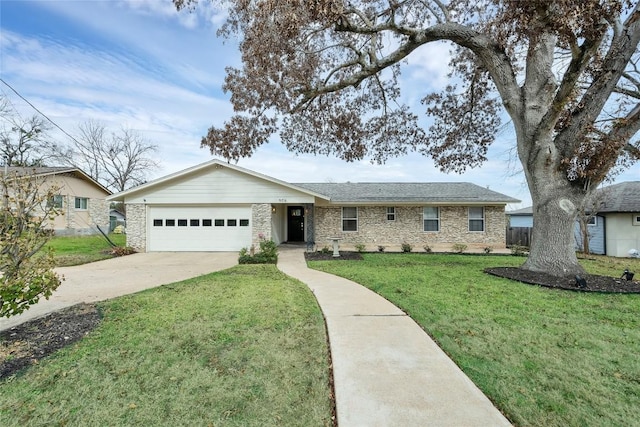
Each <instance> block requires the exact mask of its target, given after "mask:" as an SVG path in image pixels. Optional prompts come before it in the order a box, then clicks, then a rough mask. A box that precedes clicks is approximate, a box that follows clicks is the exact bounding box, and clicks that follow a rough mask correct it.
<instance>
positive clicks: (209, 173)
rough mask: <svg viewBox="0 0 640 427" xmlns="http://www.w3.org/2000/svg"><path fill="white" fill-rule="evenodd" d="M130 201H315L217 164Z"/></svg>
mask: <svg viewBox="0 0 640 427" xmlns="http://www.w3.org/2000/svg"><path fill="white" fill-rule="evenodd" d="M125 202H126V203H146V204H218V203H227V204H247V203H313V202H314V197H313V196H312V195H310V194H307V193H303V192H300V191H297V190H295V189H292V188H289V187H287V186H284V185H280V184H277V183H274V182H271V181H268V180H265V179H261V178H259V177H255V176H252V175H249V174H246V173H243V172H240V171H236V170H233V169H231V168H227V167H225V166H222V165H215V166H214V167H211V168H206V169H204V170H200V171H196V172H194V173H192V174H189V175H186V176H183V177H179V178H176V179H172V180H169V181H167V182H166V183H163V184H161V185H157V186H153V187H151V188H148V189H146V190H142V191H139V192H136V193H134V194H131V195H129V196H128V197H126V198H125Z"/></svg>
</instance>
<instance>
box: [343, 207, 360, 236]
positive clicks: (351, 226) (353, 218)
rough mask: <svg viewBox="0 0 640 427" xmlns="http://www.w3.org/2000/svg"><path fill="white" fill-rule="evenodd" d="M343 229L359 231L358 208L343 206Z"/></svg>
mask: <svg viewBox="0 0 640 427" xmlns="http://www.w3.org/2000/svg"><path fill="white" fill-rule="evenodd" d="M342 231H358V208H352V207H348V208H347V207H344V208H342Z"/></svg>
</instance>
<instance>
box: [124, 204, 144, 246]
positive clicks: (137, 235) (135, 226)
mask: <svg viewBox="0 0 640 427" xmlns="http://www.w3.org/2000/svg"><path fill="white" fill-rule="evenodd" d="M126 210H127V246H131V247H132V248H134V249H135V250H136V251H138V252H146V251H147V208H146V206H145V205H144V204H143V203H131V204H127V206H126Z"/></svg>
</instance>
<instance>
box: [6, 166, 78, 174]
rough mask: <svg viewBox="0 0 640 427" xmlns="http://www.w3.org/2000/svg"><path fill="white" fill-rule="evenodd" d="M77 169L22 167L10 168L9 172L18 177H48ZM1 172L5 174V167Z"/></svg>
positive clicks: (66, 167) (65, 167) (67, 167)
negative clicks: (33, 175)
mask: <svg viewBox="0 0 640 427" xmlns="http://www.w3.org/2000/svg"><path fill="white" fill-rule="evenodd" d="M74 170H76V168H73V167H69V166H56V167H21V166H9V167H8V168H7V171H8V172H9V173H10V174H16V175H18V176H24V175H32V174H36V175H47V174H52V173H60V172H66V171H69V172H71V171H74ZM0 172H4V167H0Z"/></svg>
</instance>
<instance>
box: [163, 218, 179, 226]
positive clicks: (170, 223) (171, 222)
mask: <svg viewBox="0 0 640 427" xmlns="http://www.w3.org/2000/svg"><path fill="white" fill-rule="evenodd" d="M164 225H165V226H166V227H175V226H176V220H175V219H165V220H164Z"/></svg>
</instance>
